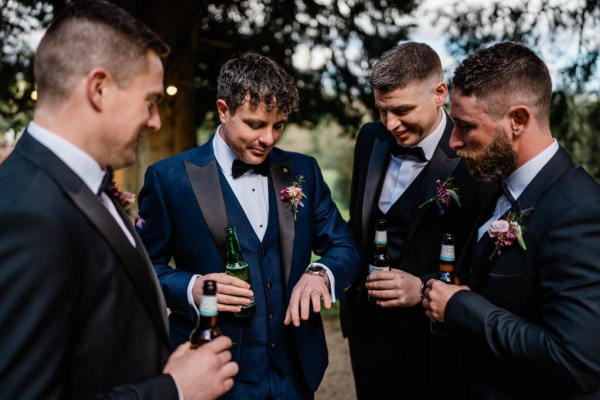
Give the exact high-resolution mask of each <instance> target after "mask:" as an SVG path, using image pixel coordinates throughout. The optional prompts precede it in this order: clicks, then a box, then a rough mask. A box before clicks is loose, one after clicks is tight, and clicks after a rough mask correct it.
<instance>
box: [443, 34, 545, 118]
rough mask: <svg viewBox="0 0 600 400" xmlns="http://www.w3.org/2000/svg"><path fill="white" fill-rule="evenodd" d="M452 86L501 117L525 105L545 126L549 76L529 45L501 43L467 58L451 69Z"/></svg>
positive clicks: (494, 115)
mask: <svg viewBox="0 0 600 400" xmlns="http://www.w3.org/2000/svg"><path fill="white" fill-rule="evenodd" d="M452 87H453V89H459V90H460V91H461V92H462V93H463V94H464V95H465V96H471V95H475V96H477V98H478V100H482V101H483V102H484V103H485V106H486V107H487V111H488V113H489V114H490V115H491V116H492V117H494V118H500V117H501V116H502V115H503V114H504V113H505V112H506V110H507V109H508V108H510V107H512V106H514V105H517V104H524V105H527V106H528V107H530V108H531V109H532V111H533V112H534V114H535V117H536V118H537V119H538V121H539V122H540V123H541V124H542V125H543V126H547V125H548V124H549V120H550V106H551V101H552V79H551V78H550V72H549V71H548V67H546V64H544V62H543V61H542V60H541V59H540V58H539V57H538V56H537V55H536V54H535V53H534V52H533V51H531V50H530V49H529V48H527V47H526V46H524V45H522V44H519V43H515V42H502V43H498V44H495V45H493V46H490V47H487V48H482V49H479V50H477V51H475V52H474V53H473V54H471V55H470V56H469V57H467V58H466V59H465V60H464V61H463V62H462V63H461V64H460V65H459V66H458V67H457V68H456V70H455V71H454V76H453V78H452Z"/></svg>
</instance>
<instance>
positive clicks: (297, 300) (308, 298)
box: [283, 274, 331, 327]
mask: <svg viewBox="0 0 600 400" xmlns="http://www.w3.org/2000/svg"><path fill="white" fill-rule="evenodd" d="M321 300H323V304H324V305H325V308H331V295H330V294H329V288H328V287H327V285H326V284H325V280H324V279H323V278H322V277H320V276H316V275H309V274H302V277H301V278H300V280H299V281H298V283H297V284H296V286H294V289H293V290H292V296H291V298H290V304H289V305H288V308H287V310H286V312H285V320H284V321H283V323H284V324H285V325H289V324H290V323H292V322H293V323H294V326H296V327H298V326H300V319H302V320H304V321H306V320H307V319H308V315H309V313H310V305H311V303H312V309H313V311H314V312H316V313H318V312H321Z"/></svg>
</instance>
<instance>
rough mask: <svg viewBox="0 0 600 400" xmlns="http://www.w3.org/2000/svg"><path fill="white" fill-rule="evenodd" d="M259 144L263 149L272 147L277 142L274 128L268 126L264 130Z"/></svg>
mask: <svg viewBox="0 0 600 400" xmlns="http://www.w3.org/2000/svg"><path fill="white" fill-rule="evenodd" d="M258 142H259V143H260V145H261V146H263V147H271V146H273V143H274V142H275V136H274V134H273V127H271V126H267V127H265V128H264V130H263V132H262V134H261V135H260V137H259V138H258Z"/></svg>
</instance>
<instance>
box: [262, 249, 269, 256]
mask: <svg viewBox="0 0 600 400" xmlns="http://www.w3.org/2000/svg"><path fill="white" fill-rule="evenodd" d="M260 255H261V256H263V257H266V256H267V251H266V250H265V249H262V250H261V251H260Z"/></svg>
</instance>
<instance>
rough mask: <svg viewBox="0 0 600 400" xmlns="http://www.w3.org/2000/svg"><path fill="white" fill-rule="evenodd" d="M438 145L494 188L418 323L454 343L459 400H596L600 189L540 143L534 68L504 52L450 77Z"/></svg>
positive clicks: (546, 109)
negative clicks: (440, 329) (448, 119)
mask: <svg viewBox="0 0 600 400" xmlns="http://www.w3.org/2000/svg"><path fill="white" fill-rule="evenodd" d="M452 84H453V87H454V90H453V92H452V97H451V107H450V114H451V116H452V118H453V119H454V121H455V128H454V131H453V132H452V137H451V139H450V145H451V146H452V148H454V149H456V150H457V153H458V154H459V155H461V156H462V157H464V158H465V160H466V162H467V165H468V167H469V170H470V171H471V173H472V174H473V175H474V176H475V177H476V178H477V179H478V180H481V181H497V180H499V181H500V182H501V186H502V187H503V189H504V190H503V191H500V192H499V193H498V194H497V195H496V196H495V197H492V198H491V199H490V201H489V203H488V210H487V212H485V213H482V214H481V216H480V217H479V221H478V223H477V224H476V226H475V229H474V230H473V232H472V233H471V238H470V241H469V244H468V251H467V252H466V253H465V254H464V256H463V257H461V259H460V261H459V266H458V268H459V270H458V272H459V275H460V278H461V282H462V283H464V284H465V285H466V286H460V287H458V286H453V285H445V284H442V283H441V282H434V281H428V282H427V289H426V290H425V295H426V296H427V298H425V299H424V300H423V305H424V307H425V308H426V309H427V313H426V314H427V316H429V317H433V318H435V319H436V320H439V321H444V322H445V325H446V328H447V331H448V334H449V335H451V336H453V337H456V338H459V339H460V340H461V343H462V344H463V347H462V352H461V357H460V361H461V362H460V364H459V371H460V373H461V374H460V378H459V379H458V386H459V387H460V388H461V389H462V390H461V398H462V399H507V400H508V399H511V400H515V399H598V398H600V390H599V388H600V379H599V377H600V342H599V341H598V340H597V337H598V332H600V246H599V244H600V187H599V186H598V184H597V183H596V182H595V181H594V179H593V178H592V177H591V176H590V175H588V173H587V172H586V171H585V170H584V169H583V168H581V167H580V166H577V165H575V164H573V162H572V161H571V158H570V157H569V155H568V154H567V152H566V151H565V150H564V149H563V148H562V147H561V146H560V145H559V144H558V142H557V141H556V139H554V138H553V137H552V132H551V131H550V105H551V99H552V82H551V79H550V74H549V72H548V68H547V67H546V65H545V64H544V62H543V61H542V60H541V59H540V58H539V57H538V56H536V55H535V54H534V53H533V52H532V51H531V50H530V49H528V48H527V47H525V46H523V45H521V44H517V43H511V42H504V43H499V44H496V45H494V46H491V47H488V48H484V49H481V50H479V51H477V52H475V53H474V54H472V55H471V56H469V57H468V58H467V59H466V60H464V61H463V62H462V64H461V65H460V66H459V67H458V68H457V69H456V71H455V73H454V77H453V79H452Z"/></svg>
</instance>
